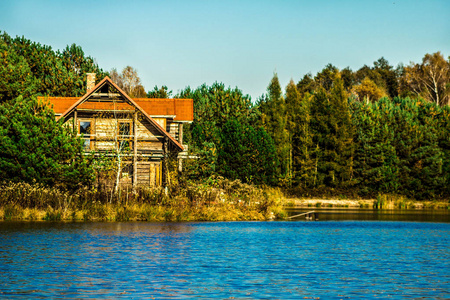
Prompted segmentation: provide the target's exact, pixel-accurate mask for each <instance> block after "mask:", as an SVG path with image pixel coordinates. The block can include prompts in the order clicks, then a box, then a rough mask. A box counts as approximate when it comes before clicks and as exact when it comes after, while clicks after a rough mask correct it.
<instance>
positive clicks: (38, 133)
mask: <svg viewBox="0 0 450 300" xmlns="http://www.w3.org/2000/svg"><path fill="white" fill-rule="evenodd" d="M88 72H94V73H96V74H97V78H98V79H99V80H100V79H101V78H103V77H104V76H105V75H106V73H104V72H103V71H102V70H101V69H100V68H98V66H97V64H95V62H94V59H93V58H91V57H86V56H85V55H84V52H83V50H82V49H81V47H79V46H76V45H75V44H73V45H72V46H67V47H66V48H65V49H64V50H63V51H62V52H60V51H53V50H52V48H51V47H49V46H46V45H41V44H39V43H36V42H32V41H30V40H27V39H25V38H24V37H16V38H11V37H10V36H9V35H8V34H7V33H5V32H3V33H1V34H0V78H1V80H0V180H5V181H14V182H19V181H24V182H37V183H42V184H45V185H49V186H55V185H56V186H59V187H61V188H67V189H76V188H77V187H80V186H83V185H89V184H90V183H91V182H92V180H93V178H92V174H93V172H92V168H91V167H90V166H89V164H88V162H87V160H86V157H83V156H82V155H81V153H82V149H83V148H82V143H81V141H80V140H79V139H78V138H77V137H76V136H75V135H74V134H73V133H72V132H69V130H68V129H66V128H65V127H63V125H62V123H61V122H57V121H56V120H55V117H54V113H53V111H52V110H51V109H50V108H48V107H47V105H45V104H44V103H39V102H38V101H37V100H36V96H37V95H48V96H81V95H83V94H84V93H85V91H86V73H88Z"/></svg>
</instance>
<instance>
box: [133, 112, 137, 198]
mask: <svg viewBox="0 0 450 300" xmlns="http://www.w3.org/2000/svg"><path fill="white" fill-rule="evenodd" d="M133 136H134V139H133V192H136V187H137V153H138V151H137V148H138V144H137V111H135V112H134V115H133Z"/></svg>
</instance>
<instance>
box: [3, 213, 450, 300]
mask: <svg viewBox="0 0 450 300" xmlns="http://www.w3.org/2000/svg"><path fill="white" fill-rule="evenodd" d="M230 297H234V298H236V299H255V298H257V299H299V298H300V299H361V298H368V299H371V298H378V299H385V298H392V299H404V298H421V299H424V298H425V299H426V298H428V299H439V298H441V299H443V298H449V297H450V223H439V222H413V221H408V222H405V221H394V222H393V221H354V220H343V221H318V222H313V221H309V222H307V221H291V222H286V221H282V222H218V223H212V222H205V223H144V222H129V223H100V222H98V223H89V222H85V223H64V222H14V221H5V222H0V298H8V299H10V298H14V299H29V298H34V299H39V298H69V299H71V298H76V299H79V298H90V299H93V298H94V299H111V298H115V299H117V298H124V299H129V298H133V299H139V298H146V299H151V298H155V299H186V298H203V299H211V298H217V299H226V298H230Z"/></svg>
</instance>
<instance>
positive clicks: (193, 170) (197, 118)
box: [177, 82, 276, 184]
mask: <svg viewBox="0 0 450 300" xmlns="http://www.w3.org/2000/svg"><path fill="white" fill-rule="evenodd" d="M177 97H179V98H192V99H193V100H194V122H193V123H192V124H191V125H190V126H189V127H188V128H186V132H185V138H186V141H187V142H188V143H189V145H190V147H191V151H192V153H193V154H195V155H197V156H198V159H196V160H193V161H191V162H190V164H189V163H188V165H187V170H188V173H189V176H190V177H193V178H198V177H208V176H211V175H213V174H216V173H217V174H220V175H223V176H225V177H228V178H231V179H241V180H242V181H243V182H251V183H258V184H262V183H265V184H272V183H274V178H275V177H274V176H275V174H276V173H275V170H274V166H275V164H276V163H275V162H276V158H275V153H276V149H275V146H274V144H273V142H272V139H271V137H270V136H269V135H268V134H267V133H266V131H265V130H264V128H263V127H261V126H257V125H256V124H253V123H254V120H255V119H256V118H257V117H256V115H255V110H254V108H253V105H252V103H251V101H250V98H249V97H248V96H243V95H242V92H241V91H240V90H238V89H231V88H225V86H224V85H223V84H221V83H217V82H216V83H214V84H213V85H212V86H207V85H202V86H201V87H199V88H197V89H196V90H191V89H190V88H186V89H185V90H183V91H182V92H181V93H180V94H179V95H177ZM252 124H253V125H252Z"/></svg>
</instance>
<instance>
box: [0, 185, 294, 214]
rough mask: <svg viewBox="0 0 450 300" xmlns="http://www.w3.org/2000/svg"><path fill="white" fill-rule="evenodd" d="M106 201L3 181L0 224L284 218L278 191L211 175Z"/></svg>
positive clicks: (101, 196)
mask: <svg viewBox="0 0 450 300" xmlns="http://www.w3.org/2000/svg"><path fill="white" fill-rule="evenodd" d="M116 197H117V198H115V199H114V201H112V203H110V202H109V201H108V195H106V194H105V193H104V192H101V191H97V190H93V189H87V188H83V189H79V190H78V191H77V192H75V193H69V192H63V191H61V190H59V189H54V188H48V187H46V186H44V185H40V184H28V183H3V184H1V186H0V220H12V219H14V220H73V221H79V220H90V221H132V220H134V221H237V220H270V219H276V218H278V219H280V218H284V217H286V215H285V213H284V211H283V209H282V200H283V196H282V195H281V193H280V192H279V190H277V189H273V188H269V187H265V188H256V187H254V186H249V185H247V184H243V183H241V182H240V181H239V180H235V181H230V180H228V179H224V178H220V177H213V178H211V180H210V181H209V182H207V183H204V184H195V183H192V182H190V183H189V184H188V185H186V186H185V187H178V188H177V189H171V190H170V191H169V193H168V194H166V193H165V191H164V189H163V188H153V189H152V188H143V189H139V190H138V191H137V193H132V192H131V191H130V192H126V191H121V193H118V194H117V196H116Z"/></svg>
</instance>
